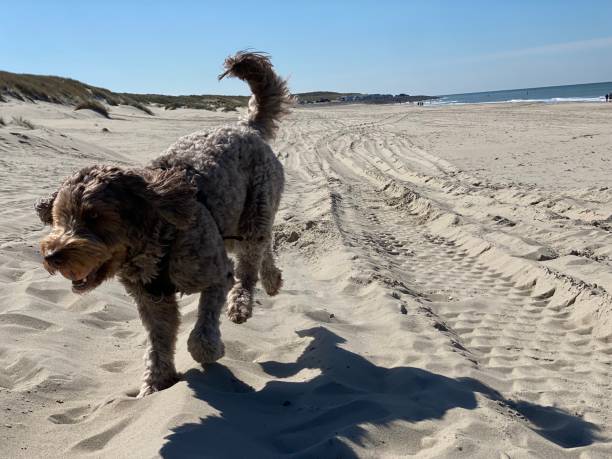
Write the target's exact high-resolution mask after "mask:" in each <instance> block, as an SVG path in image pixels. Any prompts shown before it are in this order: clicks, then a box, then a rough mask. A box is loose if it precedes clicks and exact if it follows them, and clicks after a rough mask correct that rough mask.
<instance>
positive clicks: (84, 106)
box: [74, 100, 110, 118]
mask: <svg viewBox="0 0 612 459" xmlns="http://www.w3.org/2000/svg"><path fill="white" fill-rule="evenodd" d="M74 109H75V110H93V111H94V112H96V113H99V114H100V115H102V116H104V117H105V118H110V116H109V114H108V110H107V109H106V107H105V106H104V105H102V104H101V103H100V102H97V101H95V100H84V101H83V102H79V103H78V104H77V106H76V107H74Z"/></svg>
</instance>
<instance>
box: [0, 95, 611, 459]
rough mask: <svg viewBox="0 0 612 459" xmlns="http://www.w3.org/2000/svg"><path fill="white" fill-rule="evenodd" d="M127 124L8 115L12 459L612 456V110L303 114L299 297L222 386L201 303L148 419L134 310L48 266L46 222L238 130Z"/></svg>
mask: <svg viewBox="0 0 612 459" xmlns="http://www.w3.org/2000/svg"><path fill="white" fill-rule="evenodd" d="M109 109H110V112H111V119H106V118H103V117H102V116H100V115H98V114H96V113H94V112H91V111H88V110H82V111H78V112H75V111H73V110H72V108H70V107H65V106H61V105H54V104H47V103H36V104H33V103H23V102H17V101H8V102H6V103H2V104H0V116H1V117H2V118H3V119H4V120H5V121H6V122H7V124H6V125H5V126H2V125H0V177H1V178H0V416H2V419H1V421H0V457H6V458H43V457H44V458H71V457H92V458H153V457H164V458H192V457H193V458H195V457H198V458H200V457H211V458H219V457H253V458H274V457H317V458H329V457H337V458H351V457H359V458H395V457H406V456H416V457H423V458H458V457H465V458H512V459H515V458H533V457H541V458H566V457H567V458H580V459H587V458H609V457H612V184H611V183H610V177H611V176H612V163H611V160H612V129H610V126H612V104H604V103H602V104H595V103H592V104H490V105H480V106H477V105H472V106H470V105H465V106H439V107H433V106H432V107H417V106H410V105H387V106H372V105H344V106H340V105H339V106H330V107H308V108H296V109H295V110H294V111H293V113H292V114H291V115H290V116H289V117H288V118H286V119H285V120H284V121H283V123H282V124H281V129H280V132H279V135H278V137H277V139H276V140H275V142H274V148H275V150H276V151H277V152H278V155H279V157H280V158H281V159H282V161H283V164H284V165H285V171H286V178H287V185H286V190H285V194H284V197H283V201H282V204H281V210H280V212H279V214H278V215H277V219H276V225H275V249H276V251H277V258H278V262H279V266H280V267H281V268H282V270H283V274H284V279H285V284H284V288H283V290H282V291H281V293H280V294H279V295H278V296H276V297H273V298H270V297H267V296H266V294H265V293H264V292H263V290H261V289H259V288H258V290H257V305H256V309H255V311H254V315H253V317H252V318H251V319H250V320H249V321H248V322H246V323H245V324H242V325H236V324H234V323H231V322H230V321H229V320H227V319H226V318H223V320H222V333H223V338H224V341H225V343H226V356H225V357H224V358H223V359H221V360H220V361H219V362H218V363H217V364H214V365H211V366H210V367H207V368H204V369H203V368H202V367H201V366H199V365H198V364H197V363H196V362H194V361H193V360H192V358H191V356H190V355H189V353H188V352H187V345H186V341H187V336H188V335H189V332H190V330H191V327H192V325H193V321H194V320H195V314H196V308H197V297H196V296H185V297H183V298H182V299H181V302H180V303H181V312H182V321H183V322H182V327H181V333H180V336H179V341H178V345H177V367H178V369H179V371H181V372H182V373H183V378H182V380H181V381H180V382H179V383H177V384H176V385H174V386H173V387H171V388H169V389H167V390H164V391H162V392H158V393H155V394H153V395H151V396H148V397H145V398H143V399H136V398H135V394H136V393H137V392H138V388H139V384H140V377H141V372H142V370H143V363H142V354H143V352H144V348H145V333H144V329H143V327H142V325H141V324H140V320H139V318H138V313H137V311H136V308H135V306H134V304H133V302H132V301H131V299H130V298H129V297H128V296H127V295H126V293H125V292H124V291H123V288H122V287H121V286H120V285H119V283H118V282H116V281H112V282H108V283H106V284H104V285H103V286H102V287H100V288H98V289H97V290H95V291H93V292H92V293H89V294H87V295H85V296H78V295H76V294H74V293H72V292H71V290H70V282H69V281H67V280H65V279H63V278H62V277H60V276H54V277H52V276H50V275H49V274H48V273H47V272H46V271H45V270H44V269H43V267H42V265H41V259H40V255H39V253H38V241H39V240H40V239H41V237H42V236H43V235H44V234H46V233H47V232H48V228H45V227H43V225H42V224H41V223H40V222H39V221H38V219H37V217H36V214H35V212H34V210H33V205H34V202H35V200H36V199H37V198H38V197H40V196H43V195H45V194H48V193H50V192H51V191H53V190H54V189H55V188H56V187H57V186H58V184H59V183H60V181H61V180H62V179H63V178H64V177H65V176H67V175H68V174H70V173H71V172H72V171H74V170H76V169H78V168H80V167H83V166H86V165H90V164H93V163H112V164H119V165H122V166H132V165H143V164H146V163H147V162H148V161H149V160H151V159H152V158H154V157H156V156H157V155H159V154H160V153H161V152H163V150H164V149H165V148H166V147H167V146H168V145H170V144H171V143H172V142H173V141H174V140H176V139H177V138H178V137H179V136H181V135H184V134H187V133H190V132H193V131H196V130H199V129H206V128H209V127H212V126H218V125H221V124H224V123H229V122H234V121H235V120H236V119H237V116H238V115H237V114H236V113H221V112H218V113H217V112H211V111H204V110H189V109H177V110H167V111H166V110H163V109H161V108H157V107H152V110H153V111H154V113H155V116H149V115H146V114H144V113H143V112H142V111H139V110H137V109H135V108H133V107H126V106H120V107H109ZM18 116H21V117H23V118H25V119H27V120H29V121H31V122H32V123H33V124H34V129H28V128H25V127H21V126H18V125H15V124H11V122H10V121H11V119H12V117H18ZM103 128H106V129H107V130H108V132H103Z"/></svg>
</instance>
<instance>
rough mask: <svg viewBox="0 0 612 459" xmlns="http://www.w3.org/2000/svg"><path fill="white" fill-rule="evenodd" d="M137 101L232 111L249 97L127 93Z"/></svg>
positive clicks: (170, 106)
mask: <svg viewBox="0 0 612 459" xmlns="http://www.w3.org/2000/svg"><path fill="white" fill-rule="evenodd" d="M125 95H126V96H129V97H130V98H133V99H134V100H136V101H137V102H140V103H146V104H158V105H161V106H163V107H164V108H165V109H166V110H174V109H177V108H195V109H202V110H223V111H232V110H236V108H238V107H246V105H247V103H248V101H249V98H248V97H247V96H213V95H189V96H166V95H163V94H125Z"/></svg>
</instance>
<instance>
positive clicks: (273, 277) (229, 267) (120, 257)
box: [36, 52, 290, 396]
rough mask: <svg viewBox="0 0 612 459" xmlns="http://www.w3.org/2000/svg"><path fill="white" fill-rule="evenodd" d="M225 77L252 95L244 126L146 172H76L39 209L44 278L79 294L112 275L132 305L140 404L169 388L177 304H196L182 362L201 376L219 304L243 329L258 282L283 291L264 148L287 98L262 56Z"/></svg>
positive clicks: (211, 136) (243, 58) (273, 168)
mask: <svg viewBox="0 0 612 459" xmlns="http://www.w3.org/2000/svg"><path fill="white" fill-rule="evenodd" d="M225 66H226V72H225V74H228V75H232V76H237V77H238V78H241V79H243V80H245V81H247V82H248V83H249V85H250V87H251V89H252V90H253V98H252V101H251V105H250V107H249V119H248V120H247V121H246V122H243V123H241V124H239V125H237V126H234V127H223V128H219V129H216V130H213V131H211V132H196V133H194V134H191V135H188V136H185V137H183V138H181V139H179V140H178V141H177V142H176V143H175V144H174V145H172V146H171V147H170V148H169V149H168V150H167V152H166V153H165V154H164V155H162V156H161V157H159V158H157V159H156V160H154V161H153V162H152V163H151V164H150V165H149V166H148V167H146V168H142V169H128V170H124V169H121V168H118V167H112V166H92V167H88V168H85V169H83V170H81V171H79V172H77V173H76V174H74V175H73V176H72V177H69V178H68V179H66V180H65V181H64V182H63V183H62V184H61V185H60V187H59V189H58V190H57V192H55V193H53V194H52V195H51V196H49V197H48V198H44V199H41V200H39V201H38V202H37V204H36V211H37V213H38V215H39V217H40V219H41V221H43V222H44V223H46V224H50V225H52V228H53V229H52V232H51V234H49V235H48V236H47V237H45V238H44V239H43V240H42V242H41V253H42V255H43V256H44V262H43V263H44V265H45V268H46V269H47V270H48V271H49V272H50V273H55V272H57V271H59V272H60V273H61V274H62V275H63V276H64V277H66V278H68V279H70V280H72V283H73V290H74V291H75V292H77V293H84V292H86V291H88V290H91V289H93V288H95V287H97V286H98V285H100V284H101V283H102V282H103V281H105V280H107V279H110V278H112V277H113V276H115V275H116V276H117V277H118V279H119V281H120V282H121V283H122V284H123V285H124V286H125V288H126V291H127V292H128V293H129V294H130V295H131V296H132V297H133V298H134V300H135V301H136V304H137V306H138V312H139V314H140V317H141V320H142V323H143V325H144V327H145V329H146V330H147V334H148V342H149V346H148V348H147V351H146V353H145V373H144V376H143V384H142V387H141V390H140V396H145V395H148V394H150V393H152V392H155V391H158V390H162V389H165V388H167V387H169V386H171V385H172V384H174V382H175V381H176V380H177V378H178V375H177V372H176V369H175V366H174V348H175V342H176V335H177V330H178V326H179V321H180V316H179V312H178V305H177V302H176V294H177V293H186V294H192V293H200V301H199V306H198V319H197V321H196V324H195V327H194V329H193V331H192V332H191V334H190V336H189V340H188V350H189V352H190V353H191V355H192V357H193V358H194V359H195V360H196V361H198V362H200V363H202V364H205V363H210V362H214V361H215V360H217V359H219V358H221V357H222V356H223V353H224V347H223V343H222V341H221V333H220V330H219V317H220V313H221V310H222V308H223V306H224V304H226V303H227V314H228V316H229V318H230V319H231V320H232V321H234V322H236V323H242V322H244V321H245V320H247V319H248V318H249V317H250V316H251V314H252V308H253V291H254V288H255V284H256V283H257V281H258V278H259V276H260V275H261V278H262V279H261V280H262V284H263V286H264V289H265V291H266V292H267V293H268V294H269V295H275V294H276V293H278V291H279V289H280V287H281V284H282V276H281V271H280V270H279V269H278V268H277V267H276V265H275V264H274V258H273V255H272V249H271V238H272V224H273V221H274V216H275V214H276V212H277V210H278V206H279V203H280V199H281V194H282V191H283V184H284V174H283V168H282V165H281V163H280V161H279V160H278V159H277V157H276V155H275V154H274V152H273V151H272V149H271V148H270V146H269V145H268V144H267V143H266V140H267V139H270V138H272V137H273V136H274V133H275V132H276V129H277V122H278V120H279V119H280V117H281V116H282V115H284V114H285V113H287V106H288V103H289V102H290V98H289V96H288V89H287V86H286V83H285V81H284V80H282V79H281V78H279V77H278V76H277V75H276V74H275V73H274V71H273V70H272V65H271V63H270V61H269V59H268V58H267V57H266V56H264V55H262V54H258V53H245V52H240V53H238V54H237V55H236V56H233V57H230V58H228V59H227V60H226V63H225ZM225 74H224V75H225ZM228 252H233V253H234V254H235V259H236V262H235V267H234V263H232V261H231V260H230V259H229V257H228Z"/></svg>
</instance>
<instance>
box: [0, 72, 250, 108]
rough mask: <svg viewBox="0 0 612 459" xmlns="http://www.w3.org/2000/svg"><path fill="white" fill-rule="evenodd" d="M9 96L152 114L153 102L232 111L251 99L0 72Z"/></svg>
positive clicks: (0, 84) (2, 97) (1, 97)
mask: <svg viewBox="0 0 612 459" xmlns="http://www.w3.org/2000/svg"><path fill="white" fill-rule="evenodd" d="M6 97H12V98H15V99H18V100H22V101H30V102H37V101H42V102H51V103H55V104H64V105H74V106H79V105H80V104H83V103H90V102H97V103H106V104H108V105H110V106H117V105H122V104H123V105H131V106H133V107H135V108H137V109H138V110H141V111H142V112H144V113H147V114H148V115H154V113H153V111H152V110H151V109H150V108H149V107H147V105H149V104H159V105H161V106H163V107H166V108H167V109H173V108H179V107H184V108H197V109H204V110H224V111H232V110H236V108H237V107H244V106H246V105H247V102H248V100H249V98H248V97H246V96H217V95H190V96H165V95H159V94H131V93H116V92H113V91H110V90H108V89H104V88H98V87H96V86H90V85H88V84H85V83H81V82H80V81H77V80H73V79H70V78H62V77H56V76H46V75H28V74H17V73H10V72H4V71H0V102H6ZM82 108H91V107H82ZM91 109H92V110H93V108H91ZM105 116H106V115H105Z"/></svg>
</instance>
